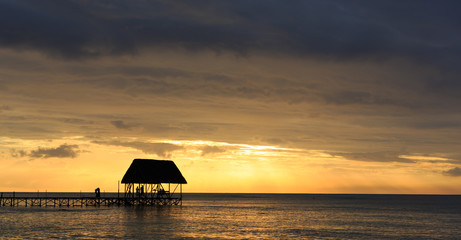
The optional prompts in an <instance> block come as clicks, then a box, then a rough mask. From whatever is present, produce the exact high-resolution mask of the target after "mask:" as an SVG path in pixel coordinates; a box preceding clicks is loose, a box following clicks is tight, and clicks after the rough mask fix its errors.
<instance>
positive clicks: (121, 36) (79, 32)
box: [0, 0, 461, 69]
mask: <svg viewBox="0 0 461 240" xmlns="http://www.w3.org/2000/svg"><path fill="white" fill-rule="evenodd" d="M460 8H461V3H460V2H459V1H444V2H434V1H417V0H414V1H406V2H405V4H402V3H400V2H394V1H386V2H375V1H366V0H359V1H347V2H344V1H340V0H328V1H292V2H290V4H287V3H286V2H285V1H263V0H260V1H244V0H241V1H239V0H236V1H206V0H202V1H194V2H193V3H189V2H185V1H161V0H157V1H149V2H146V1H141V0H138V1H130V2H126V1H122V0H119V1H111V2H110V3H107V2H104V3H103V2H101V1H90V2H88V1H85V2H81V1H70V0H68V1H59V3H56V2H52V1H41V2H40V3H38V2H34V1H2V3H1V4H0V28H1V29H3V31H2V33H1V34H0V46H3V47H7V48H14V49H35V50H39V51H42V52H45V53H46V54H48V55H50V56H59V57H64V58H86V57H97V56H104V55H120V54H136V53H137V52H141V51H142V50H143V49H146V48H161V49H177V48H182V49H185V50H189V51H200V50H213V51H216V52H220V51H232V52H235V53H237V54H240V55H248V54H252V53H255V52H266V53H276V54H290V55H295V56H301V57H306V56H309V57H316V58H324V59H341V60H347V59H363V58H366V59H369V60H379V59H383V58H389V57H400V58H407V59H411V60H412V61H424V62H428V63H433V64H435V65H437V66H439V67H443V66H452V68H453V69H455V68H454V67H455V66H457V65H458V64H459V61H460V60H461V59H460V55H459V53H460V52H461V47H460V46H459V44H458V40H459V39H460V37H461V34H460V33H459V31H457V29H458V28H459V26H458V22H459V21H458V13H459V10H460ZM428 32H430V33H431V34H430V35H428V34H427V33H428Z"/></svg>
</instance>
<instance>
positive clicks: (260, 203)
mask: <svg viewBox="0 0 461 240" xmlns="http://www.w3.org/2000/svg"><path fill="white" fill-rule="evenodd" d="M50 194H51V193H50ZM55 194H56V193H55ZM63 194H64V193H63ZM75 194H77V195H78V194H79V193H75ZM51 238H55V239H70V238H71V239H101V238H108V239H461V196H459V195H457V196H446V195H359V194H344V195H343V194H198V193H189V194H184V200H183V205H182V206H158V207H115V206H112V207H63V208H53V207H0V239H51Z"/></svg>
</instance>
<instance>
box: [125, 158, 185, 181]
mask: <svg viewBox="0 0 461 240" xmlns="http://www.w3.org/2000/svg"><path fill="white" fill-rule="evenodd" d="M122 183H153V184H158V183H187V181H186V179H184V177H183V176H182V174H181V172H180V171H179V169H178V167H176V165H175V164H174V162H173V161H169V160H152V159H135V160H133V162H132V163H131V165H130V167H129V168H128V170H127V171H126V173H125V176H123V179H122Z"/></svg>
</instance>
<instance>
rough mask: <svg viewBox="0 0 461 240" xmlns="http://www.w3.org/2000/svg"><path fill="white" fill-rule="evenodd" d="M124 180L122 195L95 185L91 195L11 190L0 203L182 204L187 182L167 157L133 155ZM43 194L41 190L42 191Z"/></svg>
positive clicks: (39, 205) (0, 199)
mask: <svg viewBox="0 0 461 240" xmlns="http://www.w3.org/2000/svg"><path fill="white" fill-rule="evenodd" d="M122 184H125V191H124V193H123V197H120V196H121V195H120V183H119V186H118V188H119V190H118V193H117V194H116V195H114V194H109V195H104V196H101V192H100V189H99V187H98V188H96V189H95V195H86V196H82V195H81V194H80V195H79V196H77V195H73V196H72V194H71V195H69V193H61V194H60V195H59V194H58V195H56V194H55V195H48V193H45V196H43V195H42V196H40V194H39V193H38V192H37V195H34V193H19V194H15V192H11V193H7V194H3V193H1V195H0V207H5V206H11V207H19V206H24V207H29V206H30V207H34V206H38V207H84V206H96V207H97V206H162V205H182V185H183V184H187V181H186V179H185V178H184V177H183V176H182V174H181V171H179V169H178V167H177V166H176V165H175V164H174V162H173V161H170V160H153V159H134V160H133V162H132V163H131V165H130V167H129V168H128V170H127V172H126V173H125V175H124V176H123V179H122ZM42 194H43V193H42Z"/></svg>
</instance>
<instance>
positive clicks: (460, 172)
mask: <svg viewBox="0 0 461 240" xmlns="http://www.w3.org/2000/svg"><path fill="white" fill-rule="evenodd" d="M443 174H444V175H446V176H451V177H460V176H461V168H459V167H455V168H452V169H449V170H447V171H444V172H443Z"/></svg>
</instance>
